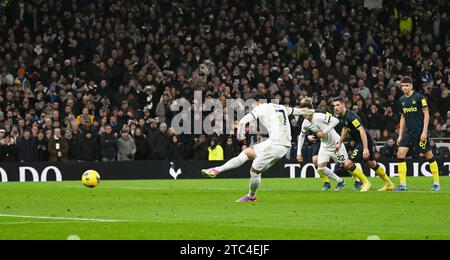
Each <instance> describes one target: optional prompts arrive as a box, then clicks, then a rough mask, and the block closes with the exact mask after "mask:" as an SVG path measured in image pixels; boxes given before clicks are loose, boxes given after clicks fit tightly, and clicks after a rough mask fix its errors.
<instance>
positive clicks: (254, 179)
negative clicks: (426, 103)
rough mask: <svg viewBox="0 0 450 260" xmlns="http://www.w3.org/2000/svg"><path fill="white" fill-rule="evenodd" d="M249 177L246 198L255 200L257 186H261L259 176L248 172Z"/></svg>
mask: <svg viewBox="0 0 450 260" xmlns="http://www.w3.org/2000/svg"><path fill="white" fill-rule="evenodd" d="M250 176H251V177H250V192H249V193H248V196H249V197H251V198H255V197H256V192H257V191H258V189H259V185H261V174H256V173H254V172H250Z"/></svg>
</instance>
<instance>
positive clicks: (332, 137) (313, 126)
mask: <svg viewBox="0 0 450 260" xmlns="http://www.w3.org/2000/svg"><path fill="white" fill-rule="evenodd" d="M336 120H337V119H336V118H333V116H331V115H326V114H323V113H314V114H313V118H312V122H311V121H309V120H307V119H305V120H303V124H302V133H303V134H306V133H307V132H308V131H312V132H314V133H317V132H319V131H326V130H328V129H329V128H330V125H332V124H333V121H336ZM339 139H340V136H339V134H338V133H337V132H336V130H334V126H332V128H331V129H329V130H328V132H327V134H326V135H325V137H323V138H322V139H321V142H322V143H321V145H322V146H324V147H335V146H336V144H337V143H338V142H339Z"/></svg>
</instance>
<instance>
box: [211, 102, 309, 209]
mask: <svg viewBox="0 0 450 260" xmlns="http://www.w3.org/2000/svg"><path fill="white" fill-rule="evenodd" d="M254 100H255V102H254V103H253V107H254V109H253V111H252V112H250V113H249V114H247V115H246V116H245V117H244V118H242V119H241V121H240V122H239V127H238V139H239V140H240V141H243V140H245V126H246V125H247V124H248V123H250V122H252V121H254V120H259V122H260V123H261V124H262V125H263V126H264V127H265V128H266V129H267V131H268V132H269V139H268V140H266V141H264V142H262V143H259V144H256V145H254V146H252V147H250V148H247V149H245V150H244V151H243V152H242V153H241V154H239V155H238V156H237V157H235V158H233V159H231V160H229V161H228V162H227V163H225V164H224V165H223V166H220V167H216V168H212V169H207V170H202V174H203V175H204V176H207V177H210V178H215V177H217V176H218V175H219V174H221V173H223V172H226V171H229V170H233V169H236V168H238V167H240V166H242V165H243V164H244V163H245V162H247V161H248V160H253V164H252V168H251V170H250V176H251V177H250V188H249V189H250V191H249V193H248V194H247V195H245V196H244V197H242V198H240V199H239V200H237V201H236V202H251V201H256V192H257V190H258V188H259V186H260V184H261V173H263V172H265V171H267V170H268V169H269V168H270V167H272V166H273V165H274V164H275V163H276V162H277V161H279V160H280V159H282V158H283V157H285V156H286V154H287V153H288V152H289V151H290V149H291V146H292V145H291V141H292V135H291V126H290V121H289V120H288V118H289V117H290V116H300V115H304V114H306V113H309V111H305V110H309V109H297V108H289V107H285V106H282V105H276V104H262V103H260V101H261V100H267V99H266V97H265V96H263V95H256V96H255V97H254Z"/></svg>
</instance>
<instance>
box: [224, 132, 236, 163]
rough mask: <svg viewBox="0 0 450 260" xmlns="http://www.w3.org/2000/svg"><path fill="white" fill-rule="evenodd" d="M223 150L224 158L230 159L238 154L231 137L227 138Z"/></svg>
mask: <svg viewBox="0 0 450 260" xmlns="http://www.w3.org/2000/svg"><path fill="white" fill-rule="evenodd" d="M223 152H224V156H225V160H230V159H232V158H234V157H236V156H237V155H238V154H239V149H238V147H237V146H236V145H235V143H234V142H233V138H232V137H228V138H227V143H226V144H225V146H224V147H223Z"/></svg>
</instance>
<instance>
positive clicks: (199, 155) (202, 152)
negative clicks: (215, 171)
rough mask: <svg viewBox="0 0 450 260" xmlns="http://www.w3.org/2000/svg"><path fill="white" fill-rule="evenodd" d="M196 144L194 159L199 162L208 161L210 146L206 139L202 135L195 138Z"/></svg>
mask: <svg viewBox="0 0 450 260" xmlns="http://www.w3.org/2000/svg"><path fill="white" fill-rule="evenodd" d="M194 142H195V143H194V148H193V149H194V159H195V160H198V161H206V160H208V145H207V143H206V137H205V136H204V135H201V136H200V137H199V138H195V139H194Z"/></svg>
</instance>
